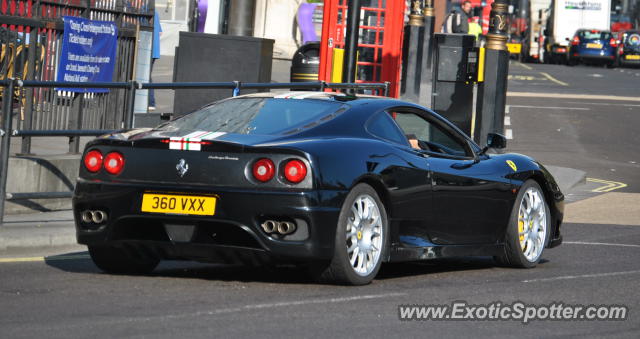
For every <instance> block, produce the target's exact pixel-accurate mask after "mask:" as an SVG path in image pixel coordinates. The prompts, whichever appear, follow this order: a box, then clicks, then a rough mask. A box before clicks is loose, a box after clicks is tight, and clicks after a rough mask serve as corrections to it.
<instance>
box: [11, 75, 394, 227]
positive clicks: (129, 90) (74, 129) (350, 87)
mask: <svg viewBox="0 0 640 339" xmlns="http://www.w3.org/2000/svg"><path fill="white" fill-rule="evenodd" d="M0 87H2V88H3V92H2V93H3V96H2V115H1V116H0V117H1V118H2V120H1V125H0V137H1V140H2V145H1V146H0V224H2V222H3V217H4V206H5V201H6V200H9V201H11V200H25V199H54V198H70V197H71V196H72V193H73V192H71V191H67V192H26V193H8V192H7V191H6V187H7V177H8V167H9V155H10V145H11V140H10V138H11V137H69V152H70V153H78V152H79V147H80V140H79V137H80V136H97V135H102V134H108V133H113V132H116V131H117V130H118V129H83V128H82V126H85V125H84V124H83V118H84V114H83V113H84V112H83V107H84V105H83V104H82V100H83V97H84V96H83V95H82V94H80V95H77V96H75V98H74V99H75V100H79V103H78V104H76V105H73V107H75V109H73V110H72V111H71V113H70V117H69V123H68V125H67V129H39V130H34V129H13V115H14V107H13V105H14V96H15V93H16V90H19V89H24V88H48V89H58V88H110V89H120V90H123V91H124V92H125V94H126V95H125V97H126V98H128V100H126V102H125V104H124V106H125V107H124V112H123V115H122V120H121V121H119V125H120V127H121V129H129V128H133V117H134V115H133V110H134V107H133V106H134V99H133V98H135V93H136V91H137V90H146V89H170V90H176V89H196V88H197V89H229V90H231V93H230V94H231V96H237V95H239V94H240V92H241V91H242V90H258V91H266V90H271V89H291V90H318V91H325V90H327V89H332V90H346V91H347V92H355V91H357V90H371V91H380V92H382V94H383V95H384V96H388V94H389V83H388V82H386V83H327V82H324V81H316V82H297V83H243V82H240V81H232V82H185V83H138V82H136V81H128V82H91V83H76V82H60V81H33V80H24V81H23V80H16V79H5V80H0Z"/></svg>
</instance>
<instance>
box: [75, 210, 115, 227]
mask: <svg viewBox="0 0 640 339" xmlns="http://www.w3.org/2000/svg"><path fill="white" fill-rule="evenodd" d="M80 217H81V218H82V222H84V223H86V224H91V223H94V224H102V223H103V222H105V221H107V219H108V217H107V212H105V211H100V210H95V211H90V210H86V211H82V212H81V213H80Z"/></svg>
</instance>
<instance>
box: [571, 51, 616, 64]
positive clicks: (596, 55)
mask: <svg viewBox="0 0 640 339" xmlns="http://www.w3.org/2000/svg"><path fill="white" fill-rule="evenodd" d="M570 57H571V59H582V60H599V61H610V62H613V61H615V59H616V57H615V54H613V52H611V53H605V54H601V53H600V51H585V50H577V51H576V50H572V51H571V53H570Z"/></svg>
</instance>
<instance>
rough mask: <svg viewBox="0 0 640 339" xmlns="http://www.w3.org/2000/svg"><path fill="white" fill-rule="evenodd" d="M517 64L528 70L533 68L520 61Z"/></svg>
mask: <svg viewBox="0 0 640 339" xmlns="http://www.w3.org/2000/svg"><path fill="white" fill-rule="evenodd" d="M518 64H519V65H520V66H522V67H524V68H526V69H528V70H532V69H533V68H531V66H528V65H525V64H523V63H521V62H519V63H518Z"/></svg>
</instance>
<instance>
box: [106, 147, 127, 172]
mask: <svg viewBox="0 0 640 339" xmlns="http://www.w3.org/2000/svg"><path fill="white" fill-rule="evenodd" d="M123 168H124V157H123V156H122V154H120V153H118V152H111V153H109V154H107V156H106V157H104V169H105V171H107V172H109V173H111V174H115V175H117V174H120V172H122V169H123Z"/></svg>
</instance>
